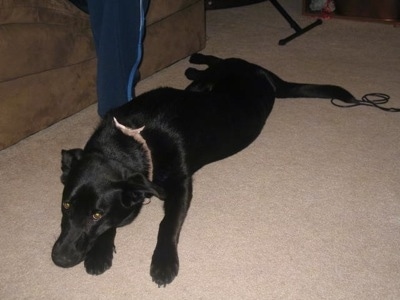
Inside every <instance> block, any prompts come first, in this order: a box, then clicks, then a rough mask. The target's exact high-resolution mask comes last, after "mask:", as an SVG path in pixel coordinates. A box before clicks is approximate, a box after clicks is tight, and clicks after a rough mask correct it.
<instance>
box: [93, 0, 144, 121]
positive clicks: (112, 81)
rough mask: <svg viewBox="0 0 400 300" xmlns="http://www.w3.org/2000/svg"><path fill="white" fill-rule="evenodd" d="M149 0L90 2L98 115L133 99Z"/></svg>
mask: <svg viewBox="0 0 400 300" xmlns="http://www.w3.org/2000/svg"><path fill="white" fill-rule="evenodd" d="M148 4H149V0H88V8H89V14H90V22H91V26H92V31H93V37H94V42H95V46H96V52H97V97H98V113H99V115H100V116H101V117H103V116H104V115H105V114H106V113H107V112H108V111H109V110H111V109H113V108H116V107H118V106H121V105H122V104H124V103H126V102H128V101H130V100H131V99H132V98H133V97H134V88H135V80H136V79H137V76H138V73H137V67H138V64H139V62H140V59H141V44H142V34H143V32H144V26H143V28H142V31H141V22H142V24H143V23H144V15H145V12H146V11H147V8H148Z"/></svg>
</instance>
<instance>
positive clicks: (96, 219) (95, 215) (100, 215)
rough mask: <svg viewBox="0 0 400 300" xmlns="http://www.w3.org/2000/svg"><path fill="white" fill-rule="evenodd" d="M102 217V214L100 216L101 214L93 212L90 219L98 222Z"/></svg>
mask: <svg viewBox="0 0 400 300" xmlns="http://www.w3.org/2000/svg"><path fill="white" fill-rule="evenodd" d="M102 217H103V214H102V213H101V212H95V213H94V214H93V215H92V218H93V220H95V221H98V220H100V219H101V218H102Z"/></svg>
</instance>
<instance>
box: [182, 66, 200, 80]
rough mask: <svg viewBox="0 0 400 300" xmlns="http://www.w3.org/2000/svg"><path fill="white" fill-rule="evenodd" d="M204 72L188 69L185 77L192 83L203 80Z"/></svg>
mask: <svg viewBox="0 0 400 300" xmlns="http://www.w3.org/2000/svg"><path fill="white" fill-rule="evenodd" d="M203 72H204V71H202V70H197V69H195V68H187V69H186V71H185V76H186V78H187V79H189V80H192V81H194V80H199V79H200V78H201V74H202V73H203Z"/></svg>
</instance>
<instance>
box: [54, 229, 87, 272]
mask: <svg viewBox="0 0 400 300" xmlns="http://www.w3.org/2000/svg"><path fill="white" fill-rule="evenodd" d="M67 237H68V236H67ZM87 244H88V243H87V238H86V236H85V234H81V235H80V236H79V237H78V238H77V240H76V241H74V240H71V239H70V238H66V237H62V236H60V238H59V239H58V240H57V241H56V243H55V244H54V246H53V250H52V252H51V258H52V260H53V262H54V264H55V265H57V266H59V267H62V268H70V267H73V266H76V265H77V264H79V263H80V262H82V261H83V260H84V258H85V256H86V253H87V246H88V245H87Z"/></svg>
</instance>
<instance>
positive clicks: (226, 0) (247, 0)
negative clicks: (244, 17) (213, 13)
mask: <svg viewBox="0 0 400 300" xmlns="http://www.w3.org/2000/svg"><path fill="white" fill-rule="evenodd" d="M263 1H270V2H271V3H272V5H273V6H274V7H275V8H276V9H277V10H278V11H279V12H280V14H281V15H282V16H283V17H284V18H285V19H286V21H287V22H288V23H289V24H290V26H291V27H292V28H293V29H294V31H295V33H293V34H292V35H290V36H288V37H287V38H285V39H282V40H280V41H279V45H281V46H283V45H286V44H287V43H289V42H290V41H291V40H293V39H295V38H297V37H298V36H300V35H302V34H303V33H306V32H307V31H309V30H311V29H313V28H314V27H315V26H318V25H321V24H322V20H321V19H318V20H316V21H315V22H314V23H311V24H310V25H308V26H307V27H305V28H301V27H300V26H299V25H298V24H297V23H296V21H295V20H293V19H292V17H291V16H290V15H289V14H288V13H287V11H286V10H285V9H284V8H283V7H282V6H281V5H280V4H279V3H278V1H277V0H206V1H205V7H206V9H221V8H231V7H237V6H242V5H249V4H254V3H258V2H263Z"/></svg>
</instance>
